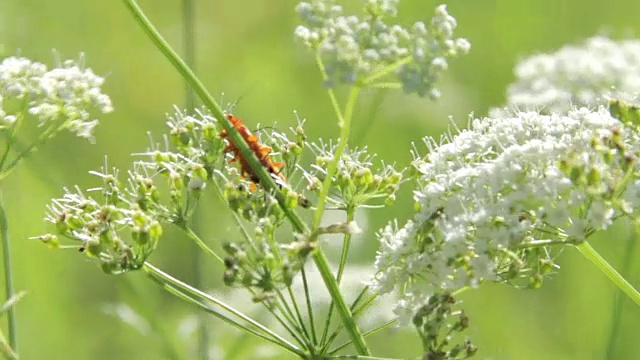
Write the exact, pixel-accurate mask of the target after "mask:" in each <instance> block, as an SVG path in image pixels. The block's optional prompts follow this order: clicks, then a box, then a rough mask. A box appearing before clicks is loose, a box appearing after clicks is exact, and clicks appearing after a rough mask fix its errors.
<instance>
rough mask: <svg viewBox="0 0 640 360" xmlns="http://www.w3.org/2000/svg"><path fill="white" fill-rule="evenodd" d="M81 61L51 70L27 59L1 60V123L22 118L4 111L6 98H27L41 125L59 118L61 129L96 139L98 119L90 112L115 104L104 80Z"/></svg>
mask: <svg viewBox="0 0 640 360" xmlns="http://www.w3.org/2000/svg"><path fill="white" fill-rule="evenodd" d="M80 62H81V61H72V60H67V61H64V62H63V63H62V64H61V65H59V66H58V67H56V68H53V69H51V70H48V69H47V67H46V66H45V65H43V64H40V63H37V62H32V61H31V60H29V59H27V58H19V57H9V58H6V59H4V60H3V61H2V62H1V63H0V100H2V101H0V115H1V116H0V118H1V119H0V120H2V125H0V126H7V125H11V124H12V123H13V122H15V121H16V120H17V119H21V116H18V114H8V113H6V112H5V111H6V110H5V109H4V108H3V107H2V105H3V102H4V100H6V99H12V98H13V99H19V100H22V99H25V101H24V104H25V107H26V108H25V109H24V110H26V113H28V114H30V115H32V116H34V117H35V118H36V119H38V121H39V122H40V125H47V126H49V125H51V124H52V123H53V122H56V121H60V123H61V124H62V126H61V127H60V129H68V130H70V131H71V132H73V133H75V134H76V135H78V136H80V137H85V138H87V139H90V140H91V139H93V135H92V134H93V129H94V127H95V126H96V125H97V120H95V119H91V115H90V112H91V111H92V110H97V111H99V112H101V113H103V114H104V113H109V112H111V111H113V105H112V103H111V99H110V98H109V96H107V95H105V94H103V93H102V85H103V83H104V79H103V78H102V77H100V76H98V75H96V74H95V73H94V72H93V71H92V70H91V69H85V68H82V67H81V66H80ZM56 126H57V125H56ZM54 127H55V126H54Z"/></svg>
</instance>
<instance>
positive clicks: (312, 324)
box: [300, 267, 318, 345]
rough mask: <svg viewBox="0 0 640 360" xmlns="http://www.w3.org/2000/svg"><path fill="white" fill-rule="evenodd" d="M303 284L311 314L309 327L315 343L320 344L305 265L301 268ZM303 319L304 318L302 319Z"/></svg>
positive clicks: (308, 309) (308, 310) (308, 311)
mask: <svg viewBox="0 0 640 360" xmlns="http://www.w3.org/2000/svg"><path fill="white" fill-rule="evenodd" d="M300 274H301V275H302V285H303V288H304V298H305V300H306V304H307V313H308V314H309V327H310V328H311V339H312V341H313V344H314V345H317V344H318V336H317V335H316V324H315V317H314V316H313V306H312V305H311V296H310V293H309V282H308V281H307V272H306V271H305V269H304V267H303V268H302V269H301V271H300ZM301 321H302V320H301Z"/></svg>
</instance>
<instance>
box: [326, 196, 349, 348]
mask: <svg viewBox="0 0 640 360" xmlns="http://www.w3.org/2000/svg"><path fill="white" fill-rule="evenodd" d="M346 212H347V221H346V222H347V223H350V222H352V221H353V220H354V218H355V213H356V209H355V207H354V206H351V205H349V206H347V211H346ZM350 245H351V234H350V233H347V234H344V241H343V243H342V255H341V256H340V265H339V266H338V275H337V276H336V281H337V282H338V285H339V284H340V282H341V281H342V275H343V273H344V268H345V265H346V263H347V256H348V255H349V246H350ZM334 306H335V305H334V303H333V301H331V303H330V304H329V311H328V315H327V320H326V322H325V326H324V331H323V332H322V340H321V343H322V344H325V340H326V339H327V335H328V334H329V328H330V327H331V318H332V315H333V308H334Z"/></svg>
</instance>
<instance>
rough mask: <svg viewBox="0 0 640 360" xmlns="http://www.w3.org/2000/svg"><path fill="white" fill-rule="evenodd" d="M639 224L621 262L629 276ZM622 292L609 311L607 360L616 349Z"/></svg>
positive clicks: (619, 291) (630, 236)
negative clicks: (609, 324)
mask: <svg viewBox="0 0 640 360" xmlns="http://www.w3.org/2000/svg"><path fill="white" fill-rule="evenodd" d="M639 226H640V224H637V223H636V224H635V226H632V230H631V231H630V232H629V236H628V238H627V241H626V247H625V249H624V259H623V260H622V272H623V274H630V273H631V271H632V266H633V260H634V254H635V247H636V242H637V238H638V233H639V231H638V230H639ZM621 293H622V291H621V290H620V289H618V290H616V293H615V297H614V300H613V308H612V309H611V327H610V331H609V339H608V340H607V356H606V358H607V359H613V358H614V355H613V354H614V351H615V348H616V340H617V339H618V337H619V333H620V327H621V324H622V320H623V316H622V312H623V299H624V297H623V296H622V294H621Z"/></svg>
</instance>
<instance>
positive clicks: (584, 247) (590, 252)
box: [576, 241, 640, 305]
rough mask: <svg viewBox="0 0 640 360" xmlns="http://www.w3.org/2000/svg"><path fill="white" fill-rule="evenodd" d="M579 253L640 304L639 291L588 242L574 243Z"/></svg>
mask: <svg viewBox="0 0 640 360" xmlns="http://www.w3.org/2000/svg"><path fill="white" fill-rule="evenodd" d="M576 247H577V248H578V250H579V251H580V253H582V255H583V256H584V257H586V258H587V259H588V260H589V261H591V262H592V263H593V264H594V265H595V266H596V267H597V268H598V269H600V271H602V272H603V273H604V275H605V276H606V277H608V278H609V280H611V281H612V282H613V283H614V284H615V285H616V286H617V287H618V288H619V289H620V290H622V292H624V293H625V294H626V295H627V296H628V297H629V298H631V300H633V302H635V303H636V304H637V305H640V293H638V291H637V290H636V289H634V288H633V286H631V284H630V283H629V282H628V281H627V280H625V279H624V278H623V277H622V275H620V274H619V273H618V272H617V271H616V270H615V269H614V268H613V267H612V266H611V265H610V264H609V263H608V262H607V261H606V260H605V259H604V258H603V257H602V256H600V254H598V252H597V251H596V250H595V249H594V248H593V247H591V245H589V243H588V242H586V241H585V242H583V243H581V244H579V245H576Z"/></svg>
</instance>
